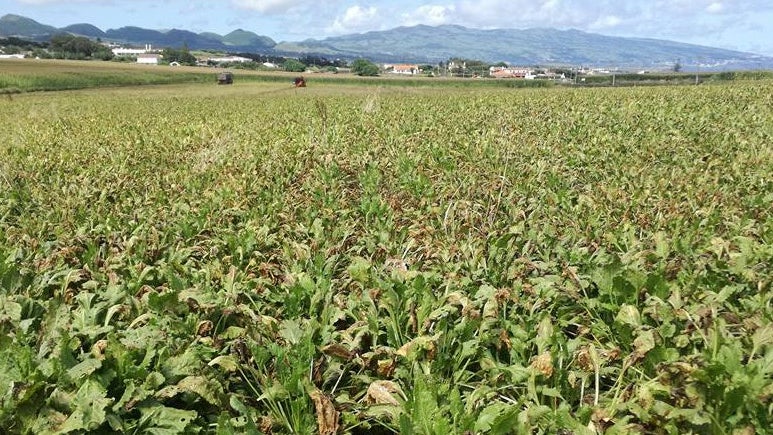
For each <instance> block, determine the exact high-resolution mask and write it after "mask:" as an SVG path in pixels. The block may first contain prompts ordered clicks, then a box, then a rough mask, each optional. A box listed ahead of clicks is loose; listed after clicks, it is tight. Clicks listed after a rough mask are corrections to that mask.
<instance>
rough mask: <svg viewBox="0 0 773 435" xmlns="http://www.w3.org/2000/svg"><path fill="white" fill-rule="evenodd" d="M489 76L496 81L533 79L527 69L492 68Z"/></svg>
mask: <svg viewBox="0 0 773 435" xmlns="http://www.w3.org/2000/svg"><path fill="white" fill-rule="evenodd" d="M489 75H490V76H491V77H494V78H498V79H533V78H534V75H533V74H532V71H531V70H530V69H528V68H518V67H504V66H492V67H490V68H489Z"/></svg>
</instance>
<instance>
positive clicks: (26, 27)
mask: <svg viewBox="0 0 773 435" xmlns="http://www.w3.org/2000/svg"><path fill="white" fill-rule="evenodd" d="M61 32H68V33H72V34H76V35H82V36H87V37H89V38H101V39H103V40H108V41H111V42H118V43H124V44H131V45H139V46H142V45H145V44H151V45H154V46H156V47H181V46H187V47H189V48H190V49H214V50H223V51H230V52H255V53H261V54H274V55H283V56H288V57H294V56H303V55H318V56H326V57H337V58H350V59H352V58H357V57H365V58H369V59H371V60H374V61H383V62H417V63H436V62H439V61H445V60H448V59H450V58H467V59H478V60H482V61H486V62H492V63H493V62H500V61H504V62H508V63H511V64H522V65H589V66H590V65H593V66H606V67H620V68H652V69H667V68H670V67H672V66H673V65H674V64H676V63H677V62H678V63H680V65H682V66H683V67H686V68H692V69H696V68H701V69H716V70H723V69H769V68H773V57H766V56H761V55H757V54H752V53H746V52H741V51H734V50H727V49H721V48H714V47H707V46H701V45H695V44H686V43H681V42H675V41H669V40H662V39H652V38H638V37H618V36H607V35H601V34H596V33H589V32H584V31H581V30H577V29H568V30H558V29H552V28H531V29H475V28H468V27H464V26H461V25H456V24H448V25H441V26H428V25H423V24H420V25H416V26H410V27H407V26H402V27H396V28H393V29H389V30H380V31H370V32H365V33H355V34H348V35H342V36H334V37H327V38H324V39H313V38H311V39H306V40H304V41H298V42H292V41H282V42H279V43H277V42H275V41H274V40H273V39H271V38H270V37H268V36H262V35H258V34H256V33H254V32H251V31H247V30H244V29H236V30H234V31H232V32H230V33H228V34H226V35H219V34H217V33H213V32H202V33H195V32H191V31H188V30H181V29H170V30H166V31H160V30H152V29H145V28H141V27H135V26H124V27H120V28H118V29H108V30H106V31H102V30H101V29H100V28H99V27H97V26H94V25H92V24H88V23H80V24H73V25H70V26H66V27H63V28H59V29H58V28H56V27H53V26H48V25H45V24H41V23H39V22H37V21H35V20H33V19H31V18H27V17H23V16H20V15H13V14H7V15H4V16H3V17H0V36H15V37H25V38H31V39H33V40H38V41H44V40H47V39H48V38H50V37H51V36H52V35H53V34H56V33H61Z"/></svg>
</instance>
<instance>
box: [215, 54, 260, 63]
mask: <svg viewBox="0 0 773 435" xmlns="http://www.w3.org/2000/svg"><path fill="white" fill-rule="evenodd" d="M208 60H209V61H210V62H214V63H246V62H253V60H252V59H250V58H247V57H241V56H225V57H210V58H209V59H208Z"/></svg>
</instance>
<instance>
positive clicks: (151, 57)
mask: <svg viewBox="0 0 773 435" xmlns="http://www.w3.org/2000/svg"><path fill="white" fill-rule="evenodd" d="M159 59H161V55H158V54H138V55H137V63H139V64H143V65H158V61H159Z"/></svg>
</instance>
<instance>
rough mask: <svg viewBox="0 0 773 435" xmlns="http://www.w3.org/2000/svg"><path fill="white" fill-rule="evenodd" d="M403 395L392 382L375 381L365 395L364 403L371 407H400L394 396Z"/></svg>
mask: <svg viewBox="0 0 773 435" xmlns="http://www.w3.org/2000/svg"><path fill="white" fill-rule="evenodd" d="M396 394H399V395H403V393H402V390H400V387H399V386H398V385H397V384H395V383H394V382H392V381H375V382H373V383H371V384H370V386H369V387H368V391H367V393H365V402H366V403H369V404H373V405H395V406H397V405H400V402H398V401H397V399H396V398H395V395H396Z"/></svg>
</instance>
